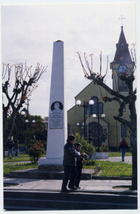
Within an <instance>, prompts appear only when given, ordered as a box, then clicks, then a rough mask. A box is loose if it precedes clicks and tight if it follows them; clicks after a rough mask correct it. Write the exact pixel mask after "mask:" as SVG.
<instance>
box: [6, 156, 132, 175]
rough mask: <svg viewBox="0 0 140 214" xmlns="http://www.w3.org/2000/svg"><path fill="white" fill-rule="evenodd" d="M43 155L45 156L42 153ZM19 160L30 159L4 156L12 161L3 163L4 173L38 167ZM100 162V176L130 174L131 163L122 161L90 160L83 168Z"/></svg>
mask: <svg viewBox="0 0 140 214" xmlns="http://www.w3.org/2000/svg"><path fill="white" fill-rule="evenodd" d="M43 156H46V154H44V155H43ZM115 156H121V153H120V152H109V157H115ZM125 156H132V153H130V152H129V153H128V152H127V153H126V154H125ZM20 161H30V157H29V155H28V154H23V153H21V154H20V157H19V158H18V157H17V156H16V157H11V156H10V157H6V158H4V162H13V163H11V164H4V166H3V168H4V170H3V171H4V174H9V173H10V172H11V171H16V170H22V169H29V168H38V164H31V163H23V164H22V163H16V162H20ZM14 162H15V163H14ZM99 164H100V168H101V170H102V172H101V173H100V176H119V177H120V176H126V177H131V176H132V164H127V163H124V162H123V163H122V162H109V161H101V160H90V165H84V168H85V169H93V168H94V167H98V166H99Z"/></svg>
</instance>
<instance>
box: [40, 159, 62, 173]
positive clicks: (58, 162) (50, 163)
mask: <svg viewBox="0 0 140 214" xmlns="http://www.w3.org/2000/svg"><path fill="white" fill-rule="evenodd" d="M62 163H63V160H62V159H61V158H56V159H54V158H45V157H41V158H40V159H39V160H38V170H40V171H63V170H64V168H63V165H62Z"/></svg>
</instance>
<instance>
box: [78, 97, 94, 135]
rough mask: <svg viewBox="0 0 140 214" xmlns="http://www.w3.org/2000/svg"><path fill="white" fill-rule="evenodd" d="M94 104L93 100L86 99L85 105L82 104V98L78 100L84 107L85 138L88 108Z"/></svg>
mask: <svg viewBox="0 0 140 214" xmlns="http://www.w3.org/2000/svg"><path fill="white" fill-rule="evenodd" d="M93 104H94V101H93V100H89V102H86V101H84V105H81V100H77V101H76V105H77V106H80V107H83V108H84V138H85V137H86V108H87V107H89V106H92V105H93Z"/></svg>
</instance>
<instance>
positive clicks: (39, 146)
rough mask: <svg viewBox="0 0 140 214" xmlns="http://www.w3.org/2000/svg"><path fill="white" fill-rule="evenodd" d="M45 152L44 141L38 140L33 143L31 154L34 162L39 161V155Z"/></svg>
mask: <svg viewBox="0 0 140 214" xmlns="http://www.w3.org/2000/svg"><path fill="white" fill-rule="evenodd" d="M44 153H45V148H44V146H43V143H40V142H37V143H36V144H35V145H32V146H31V147H30V149H29V156H30V159H31V161H32V163H37V161H38V159H39V157H41V156H42V155H43V154H44Z"/></svg>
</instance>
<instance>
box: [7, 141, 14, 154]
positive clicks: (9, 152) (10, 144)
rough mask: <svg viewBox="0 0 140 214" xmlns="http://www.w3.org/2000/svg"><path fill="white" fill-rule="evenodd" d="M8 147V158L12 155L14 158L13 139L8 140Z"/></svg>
mask: <svg viewBox="0 0 140 214" xmlns="http://www.w3.org/2000/svg"><path fill="white" fill-rule="evenodd" d="M7 146H8V157H9V156H10V154H11V155H12V157H13V156H14V154H13V147H14V142H13V141H12V139H11V138H10V139H9V140H8V143H7Z"/></svg>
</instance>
